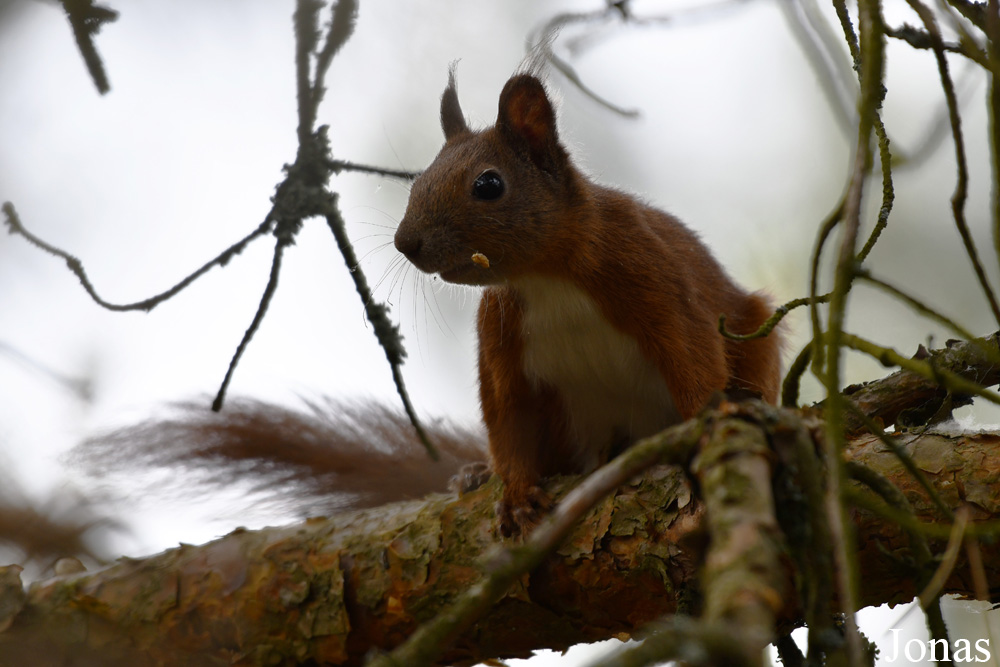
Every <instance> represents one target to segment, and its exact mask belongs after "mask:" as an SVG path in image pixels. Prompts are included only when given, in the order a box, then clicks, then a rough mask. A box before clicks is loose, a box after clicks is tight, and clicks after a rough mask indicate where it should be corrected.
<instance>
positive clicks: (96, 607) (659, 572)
mask: <svg viewBox="0 0 1000 667" xmlns="http://www.w3.org/2000/svg"><path fill="white" fill-rule="evenodd" d="M780 415H781V421H782V422H784V423H785V426H782V427H781V428H787V423H788V422H789V421H794V420H798V419H799V416H798V414H797V413H795V412H793V411H781V412H780ZM703 419H705V420H706V422H707V421H708V420H714V431H713V432H715V433H720V432H723V433H725V432H732V433H737V434H740V433H742V434H745V433H746V432H747V430H748V428H749V429H750V430H753V429H760V430H761V431H762V433H763V436H764V437H766V438H768V439H770V440H772V441H773V440H774V432H773V431H774V429H775V428H776V423H777V422H776V421H775V420H773V419H772V420H771V421H770V422H768V421H767V420H761V421H760V422H758V423H756V424H754V425H752V426H748V418H747V414H741V415H740V416H739V417H732V416H730V417H726V416H725V415H720V414H709V415H707V416H705V417H703ZM727 424H729V425H728V426H727ZM807 430H808V429H807ZM706 432H707V431H706ZM809 432H812V433H815V432H817V431H816V430H815V429H812V430H809ZM760 441H761V442H764V439H763V437H762V438H761V440H760ZM900 441H901V444H902V445H903V446H904V447H905V449H906V450H907V451H908V452H910V453H911V455H912V456H913V458H914V459H915V461H916V463H917V465H918V466H919V467H920V468H921V469H922V470H923V471H924V472H925V473H926V474H927V475H928V477H929V478H930V479H931V481H932V483H933V484H934V486H935V487H936V488H937V489H938V491H939V493H940V494H941V495H942V496H943V497H944V499H945V501H946V502H947V504H948V505H949V506H950V507H952V508H953V509H954V508H958V507H960V506H963V505H967V506H970V507H971V508H972V509H973V519H974V520H976V521H982V520H990V519H995V518H997V517H998V514H1000V486H998V485H997V483H996V480H997V479H998V477H1000V457H998V456H997V455H996V452H997V448H998V446H1000V436H997V435H992V434H983V435H965V436H956V437H950V436H946V435H935V434H923V435H907V436H903V437H901V438H900ZM850 453H851V456H852V458H853V459H854V460H855V461H857V462H860V463H862V464H864V465H866V466H869V467H871V468H873V469H875V470H876V471H878V472H880V473H881V474H882V475H884V476H885V477H887V478H888V479H890V480H891V481H893V482H894V483H895V484H896V485H897V486H898V487H899V488H900V489H901V490H902V491H903V493H904V494H905V495H906V497H907V498H908V499H909V501H910V502H911V504H912V505H913V508H914V511H915V513H916V516H917V517H918V518H919V519H921V520H924V521H927V522H937V523H941V522H942V521H943V520H942V518H941V517H940V516H938V515H937V514H936V510H935V509H934V507H933V505H932V504H931V503H930V501H929V500H928V499H927V497H926V494H925V493H924V492H923V490H922V489H921V488H920V487H919V485H917V484H916V482H914V481H913V479H912V478H911V477H910V476H909V475H907V474H906V472H905V470H903V467H902V466H901V464H900V463H899V461H898V459H896V457H895V455H894V454H892V453H891V452H890V451H889V450H888V449H887V448H886V447H885V446H884V445H883V444H882V443H881V442H879V441H878V440H877V439H875V438H873V437H862V438H859V439H857V440H855V441H854V442H853V443H852V446H851V450H850ZM750 454H752V456H751V457H750V458H749V459H747V461H748V463H749V464H750V465H751V468H750V470H752V472H751V477H753V478H754V479H758V481H759V477H760V469H759V463H755V461H762V460H764V459H760V456H761V455H762V454H763V455H765V457H766V454H764V453H763V452H761V451H757V452H750ZM723 458H725V457H723ZM705 465H706V464H705V463H704V461H703V462H702V468H701V469H702V471H703V472H704V470H705V467H704V466H705ZM574 481H575V480H574V479H572V478H565V479H557V480H553V481H552V482H551V486H550V488H551V490H552V491H553V492H554V493H555V494H556V495H561V494H562V493H563V492H565V490H566V489H567V488H569V487H570V486H572V484H573V483H574ZM498 497H499V487H498V485H497V484H496V483H491V484H488V485H487V486H486V487H484V488H483V489H481V490H479V491H477V492H474V493H470V494H467V495H466V496H464V497H462V498H455V497H453V496H445V495H438V496H432V497H429V498H427V499H425V500H424V501H421V502H411V503H403V504H396V505H387V506H384V507H381V508H377V509H373V510H363V511H357V512H349V513H343V514H339V515H336V516H332V517H330V518H319V519H312V520H309V521H306V522H305V523H303V524H300V525H295V526H288V527H281V528H269V529H265V530H260V531H246V530H237V531H234V532H233V533H231V534H229V535H227V536H225V537H223V538H221V539H218V540H216V541H214V542H211V543H208V544H206V545H203V546H197V547H195V546H189V545H183V546H181V547H179V548H176V549H171V550H168V551H166V552H164V553H162V554H158V555H156V556H152V557H150V558H145V559H140V560H133V559H127V560H126V559H123V560H121V561H119V562H118V563H116V564H114V565H112V566H110V567H108V568H105V569H102V570H99V571H95V572H88V573H82V574H76V575H70V576H65V577H59V578H56V579H51V580H47V581H42V582H37V583H35V584H33V585H31V586H30V587H29V589H28V592H27V598H26V600H23V603H22V604H21V605H19V606H18V608H19V609H20V612H19V613H15V614H14V615H13V616H12V618H10V619H9V620H10V625H9V627H8V628H7V629H6V631H5V632H2V633H0V657H2V658H3V659H2V660H0V664H3V665H4V666H5V667H6V666H7V665H21V664H25V665H27V664H30V665H48V664H52V665H56V664H58V665H91V664H93V665H98V664H100V665H114V664H130V665H147V664H149V665H153V664H157V665H182V664H183V665H203V664H204V665H215V664H240V665H256V664H296V663H304V662H315V663H321V664H322V663H326V664H359V663H360V662H361V661H362V660H363V658H364V656H365V654H366V653H367V652H368V651H369V650H370V649H372V648H377V649H388V648H391V647H393V646H395V645H397V644H398V643H399V642H400V641H402V640H403V639H405V638H406V637H407V636H409V634H410V633H411V632H412V631H413V629H414V628H415V627H416V626H417V625H418V624H420V623H421V622H422V621H424V620H426V619H428V618H431V617H433V616H434V615H436V614H438V613H440V612H441V611H442V610H444V609H445V608H446V607H447V605H448V603H449V602H450V601H451V600H452V599H453V598H454V597H455V595H457V594H458V593H460V592H461V591H463V590H465V589H466V588H467V587H469V586H470V585H471V584H472V583H474V582H475V581H477V580H478V579H479V578H480V576H481V570H480V566H479V565H478V563H482V562H484V556H485V555H486V554H487V553H488V552H489V551H490V550H491V549H493V548H494V547H495V545H496V542H497V538H496V534H495V525H494V517H493V507H494V504H495V502H496V500H497V499H498ZM779 514H780V512H779ZM705 515H706V512H705V505H704V504H703V503H702V501H701V500H700V499H699V498H698V497H697V494H696V493H694V492H693V491H692V487H691V485H690V483H689V482H688V480H687V478H686V476H685V474H684V473H683V472H682V471H681V470H680V469H679V468H676V467H668V466H660V467H656V468H653V469H651V470H649V471H648V472H647V473H646V474H645V475H643V476H642V477H641V478H639V479H637V480H634V481H633V482H632V483H630V484H629V485H627V486H625V487H623V488H621V489H619V491H618V492H617V493H616V494H614V495H613V496H612V497H609V498H606V499H605V500H604V501H602V502H601V503H600V504H599V505H598V507H596V508H595V509H594V510H592V511H591V512H590V513H589V514H588V515H586V516H585V517H584V518H583V520H582V522H581V523H580V524H579V526H578V527H577V529H576V530H575V531H574V533H573V534H572V535H571V537H570V538H569V539H568V540H567V541H566V542H565V543H564V544H563V546H562V547H561V548H560V549H559V550H558V552H557V553H556V554H554V555H552V556H551V557H550V558H548V559H547V561H546V562H545V564H544V565H543V566H542V567H540V568H539V569H538V570H536V571H534V572H533V573H531V574H530V575H526V576H524V577H523V578H522V580H521V582H520V584H519V585H517V586H516V587H515V588H514V589H513V590H511V591H510V592H509V593H508V594H507V596H506V597H505V598H504V599H503V600H502V601H501V602H500V603H499V604H498V605H496V607H495V608H494V609H493V610H492V612H491V613H490V614H489V615H488V616H487V617H486V618H485V619H484V620H483V621H481V622H480V623H479V624H478V625H477V626H475V627H474V628H473V630H472V631H470V632H468V633H467V634H466V635H465V636H463V637H461V638H460V639H459V640H458V641H457V642H456V643H455V644H453V646H452V647H451V649H450V650H449V652H448V654H447V656H446V660H447V661H450V662H472V661H475V660H479V659H484V658H488V657H496V656H523V655H526V654H528V653H529V652H530V651H531V650H532V649H536V648H542V647H548V648H555V649H560V648H564V647H567V646H569V645H572V644H575V643H579V642H587V641H595V640H598V639H603V638H607V637H613V636H619V637H621V636H627V635H629V634H630V633H632V632H633V631H635V630H636V629H637V628H640V627H642V626H643V625H645V624H647V623H649V622H651V621H653V620H654V619H657V618H659V617H661V616H663V615H665V614H673V613H675V612H678V611H681V612H690V613H694V612H697V611H699V610H700V607H701V603H700V590H701V589H700V588H699V581H698V577H699V574H701V568H702V567H703V566H704V565H705V558H706V553H707V552H706V543H707V534H708V533H707V530H708V526H707V524H706V523H705ZM854 518H855V522H856V525H857V529H858V538H857V543H858V547H859V552H858V562H859V571H860V572H861V573H862V574H863V581H862V585H861V587H860V588H861V592H862V599H861V602H862V604H864V605H865V606H868V605H876V604H882V603H885V602H889V603H896V602H903V601H907V600H910V599H912V598H913V596H914V595H915V593H916V592H917V591H916V588H915V586H916V584H915V582H916V581H918V579H919V578H918V577H917V573H916V572H915V571H914V570H913V569H912V568H909V567H906V566H905V564H907V563H912V558H910V556H909V539H908V537H907V535H906V533H905V532H904V531H903V530H902V529H900V528H899V527H898V526H897V525H896V524H894V523H892V522H889V521H886V520H884V519H880V518H879V517H877V516H876V515H874V514H872V513H871V512H868V511H862V510H856V511H855V513H854ZM782 529H783V530H786V531H787V530H788V529H789V526H787V525H786V526H782ZM775 543H776V542H775V541H774V540H772V539H770V538H768V545H769V546H768V548H773V544H775ZM736 548H739V544H737V545H736ZM937 550H940V546H938V549H937ZM779 555H780V554H779ZM786 556H787V555H786ZM982 557H983V564H984V569H985V573H986V578H987V581H989V582H1000V549H998V548H997V546H995V545H988V546H987V545H984V546H983V547H982ZM780 562H781V563H782V565H783V567H785V568H787V569H786V571H785V572H784V573H781V576H783V577H784V578H785V580H786V581H792V580H793V579H794V577H795V574H796V573H795V572H794V565H793V563H794V561H793V559H792V558H790V557H782V558H781V561H780ZM727 567H728V566H727ZM14 574H15V575H16V573H14ZM15 579H16V577H15ZM772 581H774V582H776V583H775V584H774V585H773V590H779V591H782V590H787V589H786V588H782V586H781V585H780V577H779V578H778V579H775V578H773V577H772ZM994 585H996V584H994ZM971 589H972V576H971V573H970V572H969V568H968V567H967V564H966V563H965V561H964V556H963V559H960V562H959V566H958V567H957V568H956V570H955V572H954V573H953V574H952V576H951V578H950V579H949V580H948V584H947V590H948V592H953V593H958V594H961V595H970V594H971ZM18 590H20V589H19V587H13V588H11V587H7V593H0V608H2V607H4V604H3V602H4V601H5V600H6V599H8V598H9V596H10V595H14V593H16V592H17V591H18ZM748 590H753V586H749V588H748ZM757 590H761V591H763V593H768V590H764V589H759V588H758V589H757ZM782 595H784V596H785V598H784V599H783V600H780V601H778V600H775V599H773V596H772V597H768V596H767V595H764V596H763V597H761V598H760V599H759V600H758V602H757V603H755V604H760V603H761V602H764V603H766V604H767V606H768V607H769V608H770V609H772V610H773V612H774V613H775V616H776V619H777V621H778V623H779V624H781V625H782V626H784V627H790V626H791V625H793V624H796V623H799V622H801V615H802V610H801V609H800V608H799V603H798V601H797V600H796V597H795V596H794V595H791V594H786V593H782ZM11 599H12V598H11Z"/></svg>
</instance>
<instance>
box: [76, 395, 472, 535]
mask: <svg viewBox="0 0 1000 667" xmlns="http://www.w3.org/2000/svg"><path fill="white" fill-rule="evenodd" d="M207 405H208V403H207V402H205V401H187V402H182V403H176V404H173V405H172V406H171V409H172V413H173V414H171V415H170V416H167V417H157V418H151V419H147V420H146V421H143V422H141V423H138V424H135V425H132V426H128V427H125V428H121V429H118V430H115V431H112V432H110V433H106V434H104V435H100V436H96V437H92V438H89V439H88V440H87V441H85V442H84V443H83V444H82V445H80V446H79V447H78V449H77V450H76V452H75V454H76V458H77V460H78V461H79V462H81V463H82V464H83V465H84V466H85V467H86V468H87V469H88V470H89V471H91V472H92V473H94V474H100V473H103V472H106V471H108V470H109V469H111V470H115V469H118V470H129V469H132V470H135V469H138V468H142V467H153V466H157V467H163V466H170V467H178V468H181V469H184V470H190V471H192V472H196V473H197V474H196V475H193V481H194V482H196V483H198V484H206V483H207V484H209V485H214V486H230V485H234V484H243V485H247V486H248V487H249V490H250V491H251V492H252V493H257V492H260V493H263V494H264V495H265V496H267V497H268V500H278V501H280V502H281V503H282V504H283V505H285V506H288V507H291V508H294V509H295V510H297V512H296V513H298V514H302V515H305V514H316V513H323V512H329V511H336V510H344V509H360V508H364V507H376V506H379V505H384V504H385V503H390V502H394V501H400V500H410V499H414V498H420V497H422V496H425V495H427V494H428V493H433V492H436V491H446V490H448V486H449V480H450V479H451V478H452V477H453V476H454V475H455V474H456V473H457V472H458V471H459V469H460V468H461V467H462V466H464V465H466V464H469V463H477V462H481V461H484V460H485V459H486V452H485V436H484V434H483V433H482V431H481V428H480V429H477V428H463V427H460V426H456V425H453V424H446V423H443V422H435V423H430V424H427V425H425V428H426V429H427V431H428V433H429V435H430V437H431V438H432V440H433V441H434V445H435V446H436V447H437V448H438V451H439V452H440V455H441V458H440V460H439V461H432V460H431V459H430V458H429V457H428V455H427V452H426V451H425V449H424V448H423V446H422V445H421V443H420V441H419V440H418V438H417V436H416V434H415V433H414V430H413V426H412V425H411V424H410V422H409V421H408V420H407V418H406V416H405V415H403V414H401V413H400V412H398V411H396V410H393V409H392V408H390V407H388V406H386V405H382V404H379V403H376V402H358V401H351V402H338V401H336V400H333V399H323V400H321V401H318V402H310V401H307V402H306V407H307V410H296V409H292V408H288V407H283V406H279V405H274V404H270V403H266V402H263V401H259V400H254V399H248V398H235V399H231V400H230V401H228V402H227V405H226V407H225V409H224V410H223V411H222V412H218V413H216V412H212V411H211V410H209V409H208V407H207Z"/></svg>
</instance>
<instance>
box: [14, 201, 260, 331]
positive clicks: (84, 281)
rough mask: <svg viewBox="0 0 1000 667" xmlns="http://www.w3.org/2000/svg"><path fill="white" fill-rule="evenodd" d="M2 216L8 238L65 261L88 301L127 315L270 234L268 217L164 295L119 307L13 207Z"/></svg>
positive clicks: (75, 260)
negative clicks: (16, 236)
mask: <svg viewBox="0 0 1000 667" xmlns="http://www.w3.org/2000/svg"><path fill="white" fill-rule="evenodd" d="M3 212H4V222H5V223H6V225H7V226H8V227H9V231H10V233H11V234H20V235H21V236H23V237H24V238H25V239H26V240H27V241H28V242H29V243H30V244H31V245H33V246H35V247H36V248H39V249H40V250H44V251H45V252H47V253H49V254H50V255H54V256H56V257H59V258H60V259H63V260H65V261H66V266H67V267H69V270H70V271H72V272H73V274H74V275H76V277H77V279H79V281H80V284H81V285H83V289H84V290H86V292H87V294H89V295H90V298H91V299H93V300H94V302H95V303H97V304H98V305H99V306H101V307H102V308H105V309H107V310H113V311H117V312H122V311H130V310H142V311H146V312H149V311H150V310H152V309H153V308H155V307H156V306H158V305H160V304H161V303H163V302H164V301H167V300H168V299H170V298H171V297H173V296H174V295H175V294H177V293H178V292H180V291H181V290H183V289H184V288H185V287H187V286H188V285H190V284H191V283H193V282H194V281H195V280H197V279H198V278H200V277H201V276H202V275H203V274H205V273H207V272H208V271H209V270H211V269H212V268H214V267H216V266H225V265H226V264H228V263H229V260H231V259H232V258H233V257H234V256H236V255H238V254H240V253H241V252H243V250H244V249H245V248H246V247H247V246H248V245H249V244H250V242H251V241H253V240H254V239H256V238H258V237H260V236H263V235H265V234H267V233H268V232H269V231H271V226H272V222H271V219H270V217H268V218H267V219H265V220H264V222H262V223H260V225H258V226H257V229H255V230H253V231H252V232H250V233H249V234H247V235H246V236H244V237H243V238H242V239H240V240H239V241H237V242H236V243H234V244H233V245H231V246H229V247H228V248H226V249H225V250H223V251H222V252H221V253H219V254H218V255H217V256H216V257H215V258H214V259H211V260H209V261H208V262H206V263H205V264H204V265H202V267H201V268H200V269H198V270H197V271H195V272H194V273H192V274H190V275H188V276H187V277H186V278H184V279H183V280H181V281H180V282H179V283H177V284H176V285H174V286H173V287H171V288H170V289H168V290H167V291H165V292H161V293H160V294H157V295H156V296H151V297H149V298H148V299H143V300H142V301H136V302H135V303H122V304H119V303H111V302H109V301H105V300H104V299H103V298H101V296H100V295H99V294H98V293H97V290H95V289H94V286H93V284H92V283H91V282H90V279H89V278H88V277H87V272H86V271H85V270H84V268H83V262H81V261H80V260H79V259H78V258H76V257H74V256H73V255H71V254H69V253H68V252H66V251H65V250H61V249H60V248H57V247H55V246H53V245H51V244H49V243H46V242H45V241H43V240H42V239H40V238H38V237H37V236H35V235H34V234H32V233H31V232H29V231H28V230H27V229H26V228H25V227H24V225H22V224H21V219H20V217H18V215H17V211H16V210H15V209H14V205H13V204H12V203H10V202H5V203H4V205H3Z"/></svg>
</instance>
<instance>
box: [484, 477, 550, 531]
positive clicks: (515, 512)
mask: <svg viewBox="0 0 1000 667" xmlns="http://www.w3.org/2000/svg"><path fill="white" fill-rule="evenodd" d="M508 496H509V494H508V493H507V492H506V489H505V490H504V497H503V499H502V500H500V502H499V503H497V509H496V513H497V525H498V528H499V530H500V534H501V535H503V536H504V537H520V538H521V539H524V538H525V537H527V536H528V535H529V534H531V532H532V531H533V530H534V529H535V526H537V525H538V524H539V523H540V522H541V520H542V519H543V518H544V517H545V515H546V514H548V513H549V512H550V511H551V510H552V508H553V506H554V505H555V504H554V503H553V502H552V498H550V497H549V494H548V493H547V492H546V491H545V489H543V488H542V487H540V486H531V487H528V489H527V490H526V491H525V492H524V493H523V494H518V496H521V497H519V498H513V499H512V498H510V497H508Z"/></svg>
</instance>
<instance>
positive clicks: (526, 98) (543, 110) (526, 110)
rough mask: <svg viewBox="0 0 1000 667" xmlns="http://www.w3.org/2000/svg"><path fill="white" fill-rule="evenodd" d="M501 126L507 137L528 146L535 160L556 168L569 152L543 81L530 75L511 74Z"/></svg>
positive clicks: (502, 98)
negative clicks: (560, 135) (560, 138)
mask: <svg viewBox="0 0 1000 667" xmlns="http://www.w3.org/2000/svg"><path fill="white" fill-rule="evenodd" d="M497 127H498V128H500V130H501V132H503V134H504V136H506V137H507V138H509V139H511V140H512V141H513V142H515V143H521V144H523V145H524V146H526V147H527V149H528V153H529V154H530V155H531V159H532V160H533V161H534V162H535V163H536V164H537V165H538V166H539V167H540V168H542V169H544V170H546V171H553V170H554V169H555V168H557V167H558V166H559V162H561V156H562V158H564V157H565V152H564V151H563V150H562V148H561V147H560V146H559V137H558V134H557V132H556V114H555V111H554V110H553V109H552V103H551V102H549V98H548V96H547V95H546V94H545V87H544V86H543V85H542V82H541V81H539V80H538V79H537V78H536V77H534V76H532V75H530V74H518V75H516V76H513V77H511V79H510V80H509V81H508V82H507V85H505V86H504V88H503V92H501V93H500V110H499V113H498V114H497Z"/></svg>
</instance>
